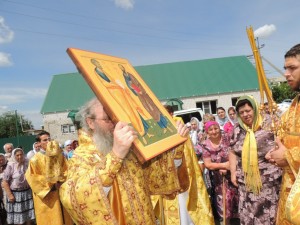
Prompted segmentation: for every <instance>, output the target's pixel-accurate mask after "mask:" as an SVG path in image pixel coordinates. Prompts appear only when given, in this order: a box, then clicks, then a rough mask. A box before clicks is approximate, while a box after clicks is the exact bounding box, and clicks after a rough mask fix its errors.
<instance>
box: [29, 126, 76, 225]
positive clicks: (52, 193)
mask: <svg viewBox="0 0 300 225" xmlns="http://www.w3.org/2000/svg"><path fill="white" fill-rule="evenodd" d="M36 141H37V142H39V143H40V145H41V149H40V151H39V152H38V153H37V154H35V155H34V156H33V157H32V158H31V159H30V161H29V166H28V169H27V171H26V174H25V176H26V180H27V182H28V184H29V185H30V187H31V189H32V193H33V201H34V211H35V216H36V222H37V224H38V225H64V224H65V225H71V224H73V223H72V221H71V218H70V216H69V215H68V214H67V213H66V211H65V210H63V208H62V206H61V203H60V200H59V187H60V185H61V183H62V182H64V181H65V178H66V170H67V164H66V159H65V158H64V156H63V154H62V150H61V148H60V147H59V145H58V143H57V142H55V141H51V140H50V134H49V133H48V132H47V131H42V132H40V133H39V134H38V135H37V137H36Z"/></svg>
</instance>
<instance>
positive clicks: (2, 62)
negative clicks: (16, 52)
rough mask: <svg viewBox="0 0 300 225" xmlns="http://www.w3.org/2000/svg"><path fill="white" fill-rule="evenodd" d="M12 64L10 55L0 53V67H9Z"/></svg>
mask: <svg viewBox="0 0 300 225" xmlns="http://www.w3.org/2000/svg"><path fill="white" fill-rule="evenodd" d="M12 64H13V63H12V61H11V59H10V54H7V53H5V52H0V67H5V66H11V65H12Z"/></svg>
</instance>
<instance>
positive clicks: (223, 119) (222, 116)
mask: <svg viewBox="0 0 300 225" xmlns="http://www.w3.org/2000/svg"><path fill="white" fill-rule="evenodd" d="M216 121H217V122H218V124H219V125H220V129H221V131H223V130H224V125H225V124H226V123H227V122H228V118H227V116H226V111H225V109H224V108H223V107H218V108H217V120H216Z"/></svg>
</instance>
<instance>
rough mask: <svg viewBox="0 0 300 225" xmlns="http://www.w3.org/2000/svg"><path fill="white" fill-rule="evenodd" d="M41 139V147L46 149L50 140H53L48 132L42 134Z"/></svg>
mask: <svg viewBox="0 0 300 225" xmlns="http://www.w3.org/2000/svg"><path fill="white" fill-rule="evenodd" d="M40 140H41V141H40V147H41V148H42V149H44V150H46V148H47V144H48V142H49V141H51V138H50V136H49V135H47V134H44V135H42V136H40Z"/></svg>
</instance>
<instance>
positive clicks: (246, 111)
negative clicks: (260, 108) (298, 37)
mask: <svg viewBox="0 0 300 225" xmlns="http://www.w3.org/2000/svg"><path fill="white" fill-rule="evenodd" d="M238 113H239V116H240V118H241V120H242V121H243V123H245V124H246V125H247V126H248V127H251V126H252V124H253V120H254V110H253V108H252V107H251V106H250V105H248V104H245V105H243V106H241V107H240V108H239V111H238Z"/></svg>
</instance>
